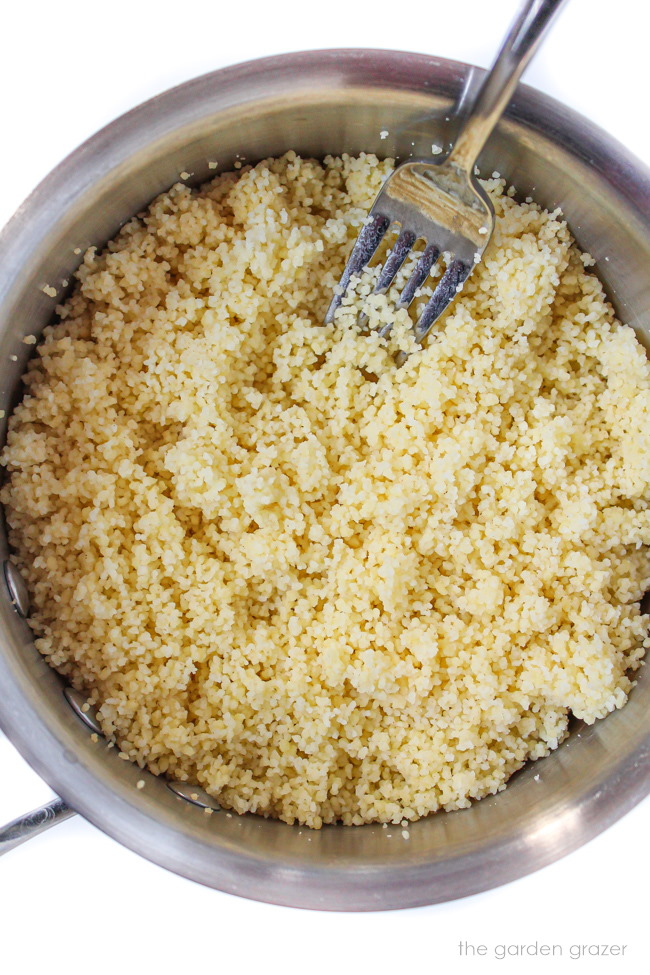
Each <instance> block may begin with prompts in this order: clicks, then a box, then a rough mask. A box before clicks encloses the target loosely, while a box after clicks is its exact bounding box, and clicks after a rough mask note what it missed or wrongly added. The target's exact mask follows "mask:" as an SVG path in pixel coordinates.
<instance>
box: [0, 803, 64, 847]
mask: <svg viewBox="0 0 650 975" xmlns="http://www.w3.org/2000/svg"><path fill="white" fill-rule="evenodd" d="M74 815H75V811H74V809H71V808H70V806H69V805H68V804H67V803H66V802H64V801H63V799H59V798H58V796H57V797H56V798H55V799H52V801H51V802H48V803H46V805H44V806H41V807H40V808H39V809H32V811H31V812H28V813H26V814H25V815H24V816H19V817H18V819H14V820H12V821H11V822H10V823H7V825H6V826H2V827H0V856H2V854H3V853H8V852H9V850H13V848H14V847H15V846H20V844H21V843H25V842H26V841H27V840H31V838H32V837H33V836H38V834H39V833H44V832H45V830H46V829H50V827H51V826H56V825H57V823H62V822H64V820H66V819H70V817H71V816H74Z"/></svg>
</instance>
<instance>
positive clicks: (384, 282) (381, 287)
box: [358, 230, 417, 336]
mask: <svg viewBox="0 0 650 975" xmlns="http://www.w3.org/2000/svg"><path fill="white" fill-rule="evenodd" d="M416 240H417V235H416V234H414V233H413V231H412V230H403V231H402V232H401V234H400V235H399V236H398V238H397V240H396V241H395V243H394V244H393V247H392V249H391V251H390V253H389V254H388V257H387V258H386V263H385V264H384V266H383V267H382V269H381V271H380V272H379V277H378V278H377V284H376V285H375V290H374V291H373V294H375V295H383V294H386V292H387V291H388V289H389V288H390V286H391V284H392V283H393V281H394V280H395V276H396V274H397V272H398V271H399V269H400V268H401V266H402V264H403V263H404V261H405V260H406V258H407V257H408V256H409V254H410V252H411V248H412V247H413V244H414V243H415V241H416ZM367 322H368V316H367V315H366V313H365V312H363V311H362V312H360V313H359V322H358V323H359V325H360V326H361V327H363V326H364V325H366V323H367ZM389 331H390V328H389V327H387V326H386V325H384V326H382V328H381V329H380V333H379V334H380V335H382V336H384V335H387V334H388V332H389Z"/></svg>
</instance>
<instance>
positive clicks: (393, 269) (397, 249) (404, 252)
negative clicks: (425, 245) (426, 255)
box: [375, 230, 417, 295]
mask: <svg viewBox="0 0 650 975" xmlns="http://www.w3.org/2000/svg"><path fill="white" fill-rule="evenodd" d="M416 239H417V238H416V236H415V234H414V233H413V231H412V230H403V231H402V233H401V234H400V235H399V237H398V238H397V240H396V241H395V244H394V245H393V248H392V250H391V252H390V254H389V255H388V257H387V258H386V263H385V264H384V266H383V267H382V269H381V272H380V274H379V277H378V279H377V284H376V285H375V294H376V295H383V294H385V293H386V292H387V291H388V289H389V288H390V286H391V284H392V283H393V281H394V280H395V275H396V274H397V272H398V271H399V269H400V268H401V266H402V264H403V263H404V261H405V260H406V258H407V257H408V256H409V254H410V251H411V248H412V247H413V244H414V243H415V241H416Z"/></svg>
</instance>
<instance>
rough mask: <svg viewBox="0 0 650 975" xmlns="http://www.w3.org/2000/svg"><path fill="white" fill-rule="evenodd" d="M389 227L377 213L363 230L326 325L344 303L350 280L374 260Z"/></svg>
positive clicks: (332, 304) (329, 311) (332, 302)
mask: <svg viewBox="0 0 650 975" xmlns="http://www.w3.org/2000/svg"><path fill="white" fill-rule="evenodd" d="M389 226H390V220H389V219H388V217H385V216H384V215H383V214H382V213H375V214H373V215H372V216H371V219H370V220H369V221H368V223H366V224H365V225H364V226H363V227H362V228H361V231H360V233H359V236H358V237H357V242H356V244H355V245H354V247H353V249H352V253H351V254H350V257H349V258H348V263H347V264H346V265H345V268H344V270H343V274H342V275H341V280H340V281H339V283H338V287H337V289H336V292H335V293H334V297H333V298H332V300H331V302H330V306H329V308H328V309H327V314H326V315H325V324H326V325H329V323H330V322H331V321H332V319H333V318H334V314H335V312H336V310H337V309H338V307H339V305H340V304H341V302H342V301H343V295H344V294H345V292H346V291H347V290H348V285H349V283H350V279H351V278H352V277H353V276H354V275H357V274H360V273H361V271H363V269H364V267H365V266H366V265H367V264H368V262H369V261H370V260H371V259H372V255H373V254H374V253H375V251H376V250H377V248H378V247H379V245H380V244H381V242H382V240H383V238H384V234H385V233H386V231H387V230H388V228H389Z"/></svg>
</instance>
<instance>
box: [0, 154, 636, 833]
mask: <svg viewBox="0 0 650 975" xmlns="http://www.w3.org/2000/svg"><path fill="white" fill-rule="evenodd" d="M390 167H391V164H390V162H378V161H377V160H376V159H375V158H374V157H373V156H367V155H362V156H361V157H359V158H357V159H352V158H348V157H343V158H342V159H340V158H337V159H328V160H326V162H325V163H324V164H320V163H318V162H314V161H309V160H301V159H299V158H297V157H296V156H295V154H293V153H289V154H288V155H286V156H285V157H283V158H282V159H278V160H268V161H266V162H263V163H260V164H259V165H257V166H256V167H254V168H250V167H246V168H245V169H243V170H242V171H241V172H240V173H237V174H233V173H230V174H225V175H222V176H218V177H216V179H214V180H213V182H212V183H210V184H208V185H207V186H206V187H204V188H202V189H200V190H195V189H192V188H190V187H188V186H185V185H181V184H179V185H176V186H174V187H173V188H172V189H171V190H170V191H169V192H168V193H166V194H164V195H163V196H160V197H159V198H158V199H156V200H155V201H154V202H153V204H152V205H151V207H150V208H149V210H148V211H147V213H146V215H145V216H144V217H143V218H142V219H134V220H132V221H131V222H130V223H128V224H127V225H126V226H125V227H124V228H123V230H122V231H121V233H120V234H119V236H118V237H117V238H116V239H115V240H114V241H113V242H112V243H110V244H109V245H108V247H107V248H106V250H105V252H104V253H101V254H98V253H97V252H96V251H95V250H94V249H92V248H91V249H90V250H88V251H87V252H86V254H85V256H84V259H83V263H82V265H81V267H80V269H79V271H78V274H77V278H78V283H77V286H76V288H75V290H74V292H73V294H72V296H71V297H70V298H69V299H68V301H67V303H66V304H65V306H64V308H63V311H62V315H61V321H60V323H59V324H56V325H55V326H53V327H48V328H47V329H46V330H45V333H44V335H43V340H42V342H41V343H40V346H39V347H38V350H37V355H35V356H34V358H33V359H32V360H31V362H30V363H29V365H28V369H27V374H26V377H25V383H26V395H25V397H24V399H23V401H22V402H21V403H20V405H19V406H18V407H17V408H16V410H15V412H14V414H13V416H12V418H11V420H10V428H9V438H8V445H7V447H6V448H5V450H4V453H3V455H2V462H3V463H4V465H5V466H6V468H7V470H8V475H9V476H8V481H7V483H6V485H5V487H4V488H3V489H2V494H1V499H2V501H3V502H4V504H5V506H6V509H7V519H8V522H9V526H10V537H11V542H12V544H13V546H14V549H15V553H16V554H15V559H16V561H17V564H18V565H19V566H20V569H21V571H22V572H23V574H24V576H25V579H26V581H27V584H28V587H29V590H30V594H31V604H32V618H31V625H32V626H33V628H34V630H35V632H36V635H37V640H36V642H37V646H38V648H39V649H40V651H41V652H42V653H43V654H44V655H45V656H46V658H47V659H48V660H49V661H50V663H51V664H52V665H53V666H54V667H56V668H57V669H58V670H59V671H61V672H62V673H63V674H65V675H67V676H68V678H69V679H70V681H71V682H72V684H73V685H74V686H75V687H76V688H78V689H80V690H84V691H85V692H86V693H87V695H88V700H89V702H90V703H91V704H92V705H93V706H94V707H95V708H96V709H97V715H98V718H99V721H100V723H101V725H102V728H103V730H104V733H105V734H106V735H107V736H108V737H109V738H111V739H114V740H116V741H117V742H118V744H119V748H120V754H121V755H123V756H124V757H128V758H130V759H132V760H133V761H135V762H136V763H138V764H140V765H141V766H142V765H146V766H148V767H149V768H150V769H151V770H152V771H153V772H155V773H163V774H167V775H170V776H174V777H176V778H178V779H181V780H184V781H190V782H196V783H197V784H200V785H201V786H202V787H203V788H204V789H206V790H207V791H208V792H209V793H210V794H211V795H213V796H215V797H218V799H219V802H220V803H221V804H223V805H224V806H226V807H227V808H231V809H234V810H237V811H239V812H244V811H247V810H252V811H254V812H258V813H262V814H264V815H269V816H277V817H280V818H281V819H284V820H286V821H287V822H293V821H295V820H297V821H299V822H301V823H304V824H308V825H310V826H315V827H318V826H320V825H321V823H323V822H333V821H336V820H342V821H343V822H345V823H351V824H354V823H364V822H368V821H379V822H383V823H386V822H389V821H390V822H393V823H395V824H399V823H407V822H409V821H412V820H415V819H417V818H418V817H420V816H423V815H425V814H427V813H429V812H431V811H432V810H435V809H438V808H441V807H442V808H445V809H455V808H458V807H462V806H467V805H468V804H469V802H470V800H471V799H473V798H478V797H481V796H484V795H486V794H488V793H493V792H495V791H497V790H498V789H501V788H502V787H503V786H504V784H505V783H506V781H507V779H508V777H509V776H510V775H511V774H512V772H513V771H514V770H515V769H517V768H519V767H520V766H521V765H522V764H523V763H524V762H525V761H526V760H527V759H538V758H541V757H542V756H544V755H546V754H547V753H548V752H549V751H550V750H551V749H553V748H555V747H556V746H557V745H558V743H559V742H560V741H561V740H562V738H563V737H564V736H565V734H566V729H567V721H568V717H569V714H570V713H571V712H572V713H573V714H575V715H576V716H577V717H579V718H583V719H584V720H585V721H587V722H593V721H594V720H595V719H596V718H600V717H602V716H604V715H605V714H607V712H609V711H611V710H613V709H614V708H618V707H621V706H622V705H623V704H624V703H625V700H626V697H627V694H628V691H629V690H630V688H631V686H632V685H631V680H632V675H633V672H634V670H635V669H636V668H637V667H638V665H639V663H640V661H641V658H642V655H643V651H644V646H645V645H646V644H647V640H646V631H647V624H648V618H647V617H645V616H643V615H641V613H640V609H639V599H640V597H641V595H642V594H643V592H644V590H645V589H646V587H647V586H648V582H649V575H650V573H649V560H648V549H647V547H646V546H647V545H648V543H649V542H650V510H649V508H648V498H649V487H650V366H649V364H648V361H647V359H646V356H645V354H644V351H643V349H642V348H641V346H640V345H639V343H638V341H637V339H636V337H635V335H634V332H633V331H632V330H631V329H630V328H627V327H625V326H622V325H621V324H620V323H618V322H617V321H616V320H615V318H614V315H613V313H612V310H611V308H610V306H609V305H608V303H607V301H606V300H605V297H604V295H603V290H602V287H601V285H600V283H599V281H598V279H597V278H596V277H595V276H594V275H593V274H592V273H590V271H589V269H588V267H586V266H585V265H589V264H590V263H591V262H590V260H589V259H588V258H585V259H584V260H583V256H581V255H580V253H579V252H578V250H577V249H576V247H575V245H574V244H573V242H572V240H571V237H570V234H569V231H568V230H567V227H566V224H565V223H564V222H563V221H562V220H561V219H560V216H559V214H558V213H547V212H545V211H544V210H542V209H540V208H539V207H538V206H536V205H534V204H533V203H530V204H518V203H517V202H515V200H514V199H513V198H512V197H511V196H509V195H508V194H507V193H506V192H505V187H504V183H503V181H502V180H499V179H497V178H496V175H495V178H494V179H493V180H487V181H486V183H485V185H486V187H487V189H488V191H489V192H490V194H491V196H492V199H493V201H494V205H495V209H496V214H497V220H496V230H495V233H494V237H493V239H492V241H491V243H490V246H489V248H488V250H487V252H486V255H485V259H484V261H483V262H482V263H481V264H480V265H479V266H478V267H477V270H476V271H475V273H474V275H473V276H472V277H471V278H470V280H469V281H468V283H467V285H466V287H465V289H464V290H463V292H462V294H460V295H459V296H458V299H457V300H456V302H455V303H454V305H453V306H452V307H451V309H450V310H449V311H448V312H447V313H446V315H445V317H444V319H443V320H442V321H441V322H440V324H439V327H437V329H436V332H435V334H434V335H433V336H432V339H431V340H430V342H429V344H428V347H427V348H426V349H424V350H423V351H420V352H417V353H416V354H414V355H411V356H410V357H409V358H408V359H407V361H406V363H405V365H404V366H403V367H402V368H401V369H397V368H396V367H395V363H394V359H393V356H394V353H395V352H396V351H397V349H402V350H405V351H407V352H408V351H412V348H413V346H412V339H411V338H410V333H409V325H410V319H409V315H408V313H407V312H406V311H405V310H401V311H395V309H394V305H393V303H392V301H391V298H392V297H394V294H395V292H393V293H392V295H389V296H381V297H380V296H373V295H372V294H371V293H370V292H371V289H372V274H367V275H365V276H364V278H363V279H362V280H361V281H360V282H358V284H357V286H356V289H355V290H354V291H352V292H350V294H348V295H346V299H345V302H344V305H343V307H342V309H341V311H340V313H339V315H338V317H337V321H336V323H335V324H333V325H328V326H323V324H322V321H323V315H324V312H325V309H326V307H327V305H328V302H329V299H330V296H331V293H332V289H333V288H334V286H335V285H336V283H337V281H338V278H339V275H340V271H341V268H342V266H343V264H344V262H345V259H346V256H347V253H348V252H349V249H350V247H351V245H352V242H353V240H354V238H355V236H356V234H357V232H358V229H359V227H360V226H361V225H362V223H363V221H364V219H365V218H366V215H367V211H368V208H369V206H370V204H371V203H372V200H373V198H374V196H375V194H376V193H377V191H378V189H379V188H380V186H381V183H382V180H384V179H385V178H386V176H387V174H388V172H389V171H390ZM404 273H406V271H405V272H404ZM398 285H399V282H398ZM430 293H431V286H430V285H427V286H426V287H425V288H424V289H423V292H422V296H421V298H420V300H421V301H424V300H426V298H427V296H428V295H429V294H430ZM361 304H363V305H364V307H365V310H366V311H367V314H368V316H369V321H370V326H371V331H370V332H369V333H368V334H365V333H364V334H362V332H361V331H360V329H359V327H358V324H357V312H358V309H359V307H360V305H361ZM387 318H388V319H389V320H390V321H392V323H393V329H392V333H391V338H390V340H389V341H388V342H387V341H385V340H381V339H380V338H379V337H378V335H377V334H376V331H373V329H375V327H376V326H378V325H380V324H383V323H385V321H386V320H387ZM388 835H392V834H388ZM402 835H404V833H403V834H402Z"/></svg>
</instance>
